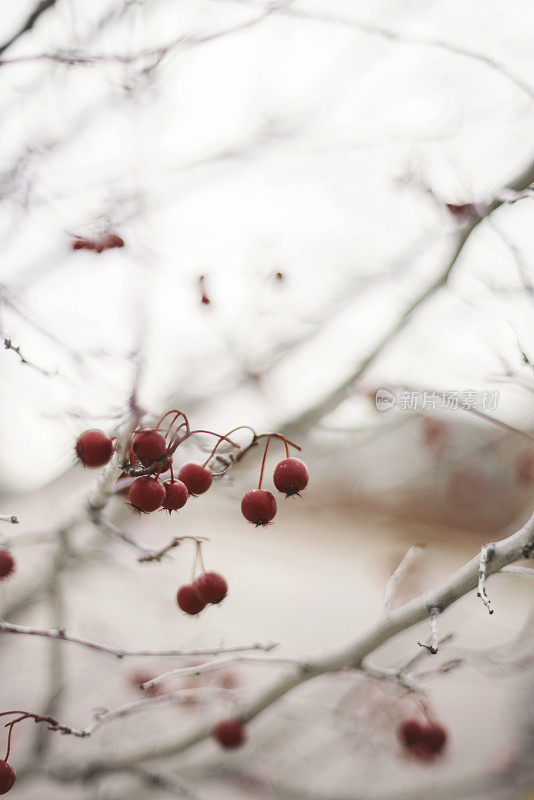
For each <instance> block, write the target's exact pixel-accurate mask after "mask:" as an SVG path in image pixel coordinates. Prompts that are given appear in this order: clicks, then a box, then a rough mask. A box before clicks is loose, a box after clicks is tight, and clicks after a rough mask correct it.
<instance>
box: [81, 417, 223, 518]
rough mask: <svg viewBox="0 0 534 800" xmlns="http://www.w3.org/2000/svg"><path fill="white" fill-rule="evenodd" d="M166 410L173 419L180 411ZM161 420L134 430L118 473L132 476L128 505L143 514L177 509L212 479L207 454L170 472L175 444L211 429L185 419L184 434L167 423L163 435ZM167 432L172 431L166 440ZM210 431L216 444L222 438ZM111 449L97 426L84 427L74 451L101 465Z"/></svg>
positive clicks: (111, 443) (83, 459) (86, 461)
mask: <svg viewBox="0 0 534 800" xmlns="http://www.w3.org/2000/svg"><path fill="white" fill-rule="evenodd" d="M169 413H174V414H175V419H176V416H178V415H180V412H169ZM166 416H167V414H166V415H165V417H166ZM165 417H163V418H162V419H165ZM161 421H162V420H160V423H158V425H157V426H156V427H155V428H145V429H141V430H137V431H135V432H134V434H133V435H132V440H131V444H130V452H129V463H128V465H124V468H125V471H124V472H123V474H122V476H121V477H123V478H127V477H130V476H134V477H135V480H134V481H133V482H132V484H131V486H130V487H129V490H128V498H129V501H130V505H131V506H132V507H133V508H134V509H135V510H136V511H138V512H139V513H143V514H150V513H151V512H153V511H157V510H158V509H159V508H163V509H165V510H166V511H168V512H169V513H171V512H172V511H178V509H180V508H183V506H184V505H185V504H186V502H187V499H188V497H189V496H190V495H192V496H193V497H196V496H197V495H200V494H204V492H207V491H208V489H209V488H210V486H211V484H212V481H213V475H212V473H211V470H210V469H209V468H208V467H207V466H206V464H207V462H208V461H209V458H208V459H207V461H206V462H205V463H204V464H196V463H194V462H189V463H187V464H184V465H183V466H182V467H181V469H180V470H179V472H178V477H177V478H175V477H174V472H173V454H174V452H175V450H176V448H177V447H178V445H179V444H181V442H183V441H184V440H185V439H186V438H188V437H189V436H191V435H192V434H193V433H199V432H202V433H211V431H190V429H189V425H188V423H187V429H186V432H185V434H184V435H181V433H180V430H181V428H182V426H179V427H178V430H177V431H175V432H174V434H172V424H171V427H170V428H169V429H168V430H167V431H166V432H165V435H164V432H162V430H161V429H160V428H159V425H160V424H161ZM173 422H174V420H173ZM170 434H172V435H171V436H170V439H169V441H167V437H169V435H170ZM212 435H214V436H217V437H218V439H219V442H218V444H219V443H220V441H222V440H224V439H226V437H224V436H219V435H218V434H212ZM114 450H115V440H114V439H113V438H110V437H109V436H107V434H106V433H104V431H101V430H88V431H85V432H84V433H82V434H81V436H79V438H78V441H77V442H76V453H77V455H78V458H79V459H80V461H81V462H82V464H83V465H84V466H85V467H103V466H104V465H105V464H107V463H108V462H109V460H110V459H111V457H112V455H113V453H114ZM210 458H211V456H210ZM169 470H170V472H171V477H170V480H166V481H163V482H161V481H160V476H161V475H162V474H164V473H165V472H168V471H169ZM139 473H141V474H139Z"/></svg>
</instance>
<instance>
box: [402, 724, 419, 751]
mask: <svg viewBox="0 0 534 800" xmlns="http://www.w3.org/2000/svg"><path fill="white" fill-rule="evenodd" d="M422 731H423V726H422V725H421V723H420V722H419V720H417V719H405V720H404V721H403V722H401V724H400V727H399V738H400V740H401V742H402V744H404V745H406V747H412V746H413V745H414V744H417V743H418V742H419V741H420V739H421V735H422Z"/></svg>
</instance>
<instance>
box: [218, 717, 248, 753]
mask: <svg viewBox="0 0 534 800" xmlns="http://www.w3.org/2000/svg"><path fill="white" fill-rule="evenodd" d="M211 735H212V736H213V738H214V739H215V741H216V742H218V743H219V744H220V745H221V747H224V749H225V750H235V749H236V748H237V747H241V746H242V745H243V744H244V743H245V741H246V738H247V731H246V728H245V726H244V725H243V723H242V722H240V721H239V720H238V719H223V720H222V721H221V722H219V723H217V725H216V726H215V727H214V729H213V730H212V732H211Z"/></svg>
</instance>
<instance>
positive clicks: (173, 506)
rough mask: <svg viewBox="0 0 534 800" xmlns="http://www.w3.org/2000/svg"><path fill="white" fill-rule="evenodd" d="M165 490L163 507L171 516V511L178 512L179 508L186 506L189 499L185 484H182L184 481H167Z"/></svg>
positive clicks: (164, 485)
mask: <svg viewBox="0 0 534 800" xmlns="http://www.w3.org/2000/svg"><path fill="white" fill-rule="evenodd" d="M163 488H164V489H165V500H164V501H163V503H162V505H163V508H164V509H166V511H168V512H169V514H170V513H171V511H178V509H179V508H183V506H185V504H186V503H187V498H188V497H189V492H188V491H187V486H186V485H185V483H182V481H165V483H164V484H163Z"/></svg>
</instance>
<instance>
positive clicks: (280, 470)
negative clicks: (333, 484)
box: [273, 458, 309, 497]
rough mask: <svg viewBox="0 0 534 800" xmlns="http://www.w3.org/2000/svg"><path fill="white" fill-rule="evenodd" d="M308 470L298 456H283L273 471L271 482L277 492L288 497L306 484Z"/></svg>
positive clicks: (298, 491) (299, 490) (297, 492)
mask: <svg viewBox="0 0 534 800" xmlns="http://www.w3.org/2000/svg"><path fill="white" fill-rule="evenodd" d="M308 478H309V476H308V470H307V468H306V464H305V463H304V461H301V459H300V458H284V460H283V461H279V462H278V464H277V465H276V467H275V468H274V472H273V482H274V485H275V486H276V488H277V489H278V491H279V492H282V493H284V494H285V496H286V497H290V496H291V495H293V494H299V493H300V492H301V491H302V490H303V489H305V488H306V486H307V485H308Z"/></svg>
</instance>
